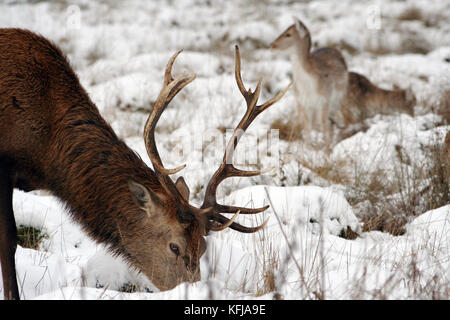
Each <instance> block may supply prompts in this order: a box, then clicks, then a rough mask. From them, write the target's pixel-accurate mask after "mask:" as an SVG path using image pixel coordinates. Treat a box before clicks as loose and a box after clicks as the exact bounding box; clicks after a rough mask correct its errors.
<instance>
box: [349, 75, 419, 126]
mask: <svg viewBox="0 0 450 320" xmlns="http://www.w3.org/2000/svg"><path fill="white" fill-rule="evenodd" d="M348 81H349V84H348V90H347V94H346V95H345V99H344V100H343V102H342V110H343V114H344V119H345V124H346V126H347V125H351V124H354V123H358V122H361V121H363V120H364V119H367V118H370V117H373V116H375V115H376V114H384V115H388V114H393V113H395V112H399V113H407V114H409V115H413V114H414V108H413V107H414V104H415V98H414V96H413V94H412V93H411V92H410V91H409V90H385V89H382V88H379V87H377V86H376V85H374V84H373V83H372V82H370V81H369V79H367V78H366V77H364V76H363V75H361V74H359V73H356V72H349V80H348Z"/></svg>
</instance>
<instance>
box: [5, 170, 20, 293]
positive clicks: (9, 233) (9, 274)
mask: <svg viewBox="0 0 450 320" xmlns="http://www.w3.org/2000/svg"><path fill="white" fill-rule="evenodd" d="M12 193H13V183H12V177H11V173H10V172H9V170H7V169H5V168H2V164H1V162H0V262H1V265H2V276H3V293H4V296H5V299H9V300H11V299H16V300H18V299H19V289H18V287H17V280H16V265H15V260H14V256H15V253H16V247H17V229H16V222H15V220H14V213H13V208H12Z"/></svg>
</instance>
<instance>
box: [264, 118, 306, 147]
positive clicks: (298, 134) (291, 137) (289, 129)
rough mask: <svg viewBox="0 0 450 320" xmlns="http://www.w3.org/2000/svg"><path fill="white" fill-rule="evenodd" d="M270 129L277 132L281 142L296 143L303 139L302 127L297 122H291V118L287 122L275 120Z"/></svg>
mask: <svg viewBox="0 0 450 320" xmlns="http://www.w3.org/2000/svg"><path fill="white" fill-rule="evenodd" d="M295 118H296V117H294V119H295ZM270 129H274V130H278V131H279V134H280V136H279V137H280V139H281V140H285V141H296V140H302V139H303V134H302V132H303V127H302V125H301V124H300V123H299V122H298V121H296V120H292V118H290V119H289V120H288V121H285V120H282V119H277V120H275V121H274V122H273V123H272V124H271V125H270Z"/></svg>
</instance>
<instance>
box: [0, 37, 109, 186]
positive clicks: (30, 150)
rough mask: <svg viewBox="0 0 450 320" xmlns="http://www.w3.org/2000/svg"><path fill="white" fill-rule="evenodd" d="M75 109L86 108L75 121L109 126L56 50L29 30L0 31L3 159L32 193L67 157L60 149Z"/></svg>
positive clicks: (0, 151)
mask: <svg viewBox="0 0 450 320" xmlns="http://www.w3.org/2000/svg"><path fill="white" fill-rule="evenodd" d="M76 106H83V109H84V110H83V112H81V113H80V112H78V115H76V117H84V118H86V119H87V118H89V119H90V121H94V122H95V123H96V124H98V126H103V125H104V126H105V127H106V124H104V121H103V120H102V118H101V117H100V115H99V113H98V110H97V109H96V107H95V106H94V105H93V104H92V102H91V101H90V99H89V97H88V95H87V94H86V92H85V91H84V89H83V88H82V86H81V84H80V82H79V80H78V77H77V76H76V75H75V73H74V71H73V70H72V68H71V67H70V65H69V63H68V61H67V59H66V58H65V56H64V55H63V53H62V52H61V51H60V50H59V49H58V48H57V47H56V46H55V45H53V44H52V43H51V42H50V41H48V40H46V39H45V38H43V37H41V36H38V35H36V34H34V33H32V32H30V31H27V30H22V29H0V160H1V161H3V162H4V161H9V162H12V165H14V171H15V172H18V173H19V176H20V175H21V176H23V177H27V179H28V180H29V181H27V184H32V185H33V188H46V187H47V186H46V185H45V182H44V180H45V179H44V176H46V172H45V171H48V170H54V168H51V167H52V166H53V167H54V166H56V163H55V162H53V163H50V161H51V158H52V157H53V158H56V156H55V155H60V156H61V155H62V154H61V152H60V151H61V150H56V149H57V148H59V149H61V145H62V144H63V143H62V142H61V139H60V138H61V137H62V130H63V129H64V128H65V127H68V125H69V123H64V121H66V120H68V119H70V118H71V117H72V118H73V117H74V116H75V115H74V114H73V115H70V112H71V110H72V109H73V110H74V109H75V107H76ZM78 109H80V108H78ZM72 120H73V119H72ZM66 131H67V132H68V130H66ZM73 134H76V132H74V133H73ZM66 138H67V137H66ZM58 139H59V140H58ZM66 142H69V141H66ZM58 143H59V146H58V145H57V144H58ZM5 159H6V160H5ZM19 179H20V177H19Z"/></svg>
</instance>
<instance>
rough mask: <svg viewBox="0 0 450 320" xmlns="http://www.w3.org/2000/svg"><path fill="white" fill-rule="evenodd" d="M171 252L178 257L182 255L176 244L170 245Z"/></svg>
mask: <svg viewBox="0 0 450 320" xmlns="http://www.w3.org/2000/svg"><path fill="white" fill-rule="evenodd" d="M169 247H170V250H171V251H172V252H173V253H174V254H175V255H176V256H177V257H178V256H179V255H180V247H179V246H177V245H176V244H175V243H171V244H169Z"/></svg>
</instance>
